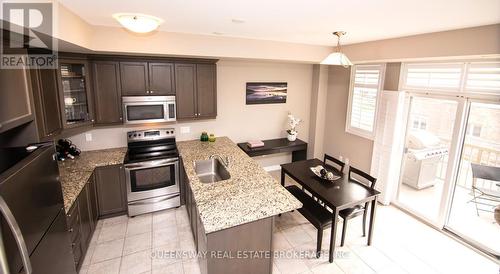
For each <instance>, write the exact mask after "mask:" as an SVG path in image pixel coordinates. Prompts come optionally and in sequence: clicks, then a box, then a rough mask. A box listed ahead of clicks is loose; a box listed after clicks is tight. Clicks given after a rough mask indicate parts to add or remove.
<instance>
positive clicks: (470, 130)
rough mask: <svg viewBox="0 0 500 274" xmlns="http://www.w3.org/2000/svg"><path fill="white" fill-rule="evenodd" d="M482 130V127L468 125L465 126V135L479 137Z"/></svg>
mask: <svg viewBox="0 0 500 274" xmlns="http://www.w3.org/2000/svg"><path fill="white" fill-rule="evenodd" d="M482 129H483V127H482V126H481V125H477V124H472V123H469V124H467V132H466V133H467V135H469V136H474V137H481V130H482Z"/></svg>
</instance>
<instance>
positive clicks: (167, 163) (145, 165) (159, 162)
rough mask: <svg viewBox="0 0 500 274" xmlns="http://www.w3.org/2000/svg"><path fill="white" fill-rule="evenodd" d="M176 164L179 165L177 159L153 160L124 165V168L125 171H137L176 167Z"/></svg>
mask: <svg viewBox="0 0 500 274" xmlns="http://www.w3.org/2000/svg"><path fill="white" fill-rule="evenodd" d="M178 163H179V158H171V159H162V160H154V161H148V162H141V163H134V164H125V165H124V167H125V169H127V170H137V169H144V168H149V167H162V166H171V165H176V164H178Z"/></svg>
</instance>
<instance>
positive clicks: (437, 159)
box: [397, 95, 463, 226]
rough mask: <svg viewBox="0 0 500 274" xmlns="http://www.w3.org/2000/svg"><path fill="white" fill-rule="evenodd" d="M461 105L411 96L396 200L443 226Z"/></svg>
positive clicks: (437, 98) (416, 213) (439, 99)
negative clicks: (452, 152) (451, 157)
mask: <svg viewBox="0 0 500 274" xmlns="http://www.w3.org/2000/svg"><path fill="white" fill-rule="evenodd" d="M462 105H463V104H462V103H461V102H460V101H458V100H453V99H447V98H445V99H443V98H439V97H426V96H418V95H411V96H410V104H409V114H408V122H407V129H406V140H405V148H404V155H403V163H402V168H401V176H400V184H399V190H398V196H397V203H398V204H399V205H400V206H401V207H403V208H405V209H407V210H408V211H410V212H412V213H413V214H415V215H417V216H419V217H420V218H422V219H425V220H426V221H428V222H430V223H431V224H434V225H436V226H439V225H441V226H442V219H443V214H442V213H443V210H442V209H443V206H444V205H445V203H446V198H447V196H446V194H447V189H449V185H450V183H451V181H452V180H451V176H452V175H451V174H452V172H451V167H450V164H452V161H449V159H450V153H451V151H452V146H453V144H456V140H453V138H454V136H455V135H456V134H455V132H456V128H455V127H456V126H455V124H456V121H457V117H460V115H459V114H458V113H460V111H459V108H460V107H461V106H462ZM453 141H455V143H454V142H453Z"/></svg>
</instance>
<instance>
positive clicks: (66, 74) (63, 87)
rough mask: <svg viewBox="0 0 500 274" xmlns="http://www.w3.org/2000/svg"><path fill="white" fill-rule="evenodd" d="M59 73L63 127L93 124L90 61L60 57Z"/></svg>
mask: <svg viewBox="0 0 500 274" xmlns="http://www.w3.org/2000/svg"><path fill="white" fill-rule="evenodd" d="M57 74H58V79H59V81H58V84H59V102H60V103H61V116H62V124H63V128H65V129H66V128H75V127H79V126H84V125H89V124H92V123H93V122H94V120H93V119H94V118H93V105H92V95H91V93H90V87H89V83H90V76H89V63H88V62H87V61H86V60H83V59H60V60H59V70H58V73H57Z"/></svg>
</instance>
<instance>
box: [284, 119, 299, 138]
mask: <svg viewBox="0 0 500 274" xmlns="http://www.w3.org/2000/svg"><path fill="white" fill-rule="evenodd" d="M300 122H301V120H300V119H299V118H297V117H294V116H293V115H292V114H291V113H288V125H289V126H290V128H289V129H287V130H286V132H287V133H288V140H289V141H295V140H296V139H297V133H299V132H298V131H297V130H296V128H297V126H298V125H299V123H300Z"/></svg>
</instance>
